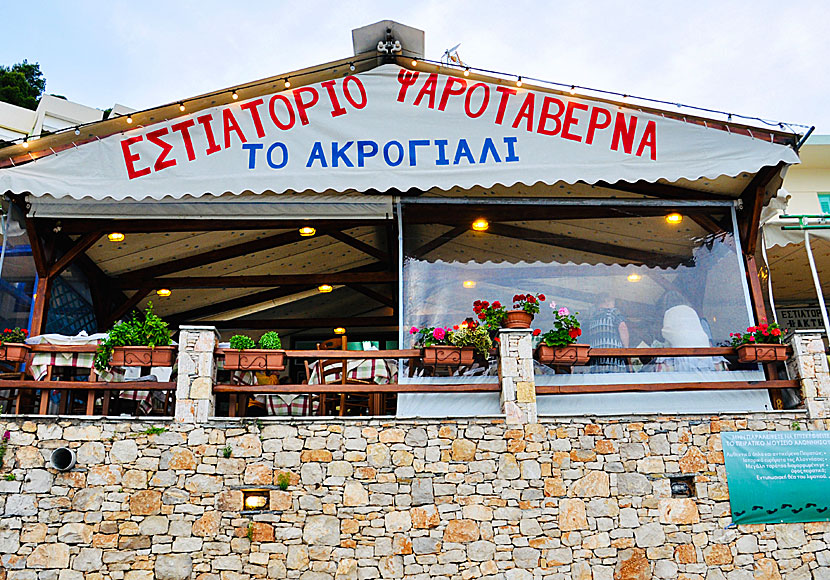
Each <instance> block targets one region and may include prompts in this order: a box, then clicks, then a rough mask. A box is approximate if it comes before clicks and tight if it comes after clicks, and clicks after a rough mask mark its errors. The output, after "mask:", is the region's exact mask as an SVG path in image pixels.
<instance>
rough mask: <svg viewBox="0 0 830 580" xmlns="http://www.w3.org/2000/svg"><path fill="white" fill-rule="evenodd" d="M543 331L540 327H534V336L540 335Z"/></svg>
mask: <svg viewBox="0 0 830 580" xmlns="http://www.w3.org/2000/svg"><path fill="white" fill-rule="evenodd" d="M541 333H542V331H541V330H539V329H538V328H534V329H533V336H539V335H540V334H541Z"/></svg>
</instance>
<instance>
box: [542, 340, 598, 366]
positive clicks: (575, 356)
mask: <svg viewBox="0 0 830 580" xmlns="http://www.w3.org/2000/svg"><path fill="white" fill-rule="evenodd" d="M590 350H591V345H589V344H569V345H567V346H548V345H546V344H540V345H539V346H538V347H536V353H535V357H534V358H535V359H536V360H537V361H539V362H540V363H542V364H554V365H563V366H571V365H584V364H588V361H589V360H590V357H589V356H588V352H589V351H590Z"/></svg>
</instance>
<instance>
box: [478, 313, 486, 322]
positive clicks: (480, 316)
mask: <svg viewBox="0 0 830 580" xmlns="http://www.w3.org/2000/svg"><path fill="white" fill-rule="evenodd" d="M485 318H487V317H486V316H484V313H483V312H482V313H480V314H479V315H478V319H479V320H484V319H485Z"/></svg>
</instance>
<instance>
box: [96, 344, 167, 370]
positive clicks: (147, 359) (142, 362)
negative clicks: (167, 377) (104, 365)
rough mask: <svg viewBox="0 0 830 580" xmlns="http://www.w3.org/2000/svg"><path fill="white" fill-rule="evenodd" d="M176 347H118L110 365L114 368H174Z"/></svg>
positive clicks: (114, 351)
mask: <svg viewBox="0 0 830 580" xmlns="http://www.w3.org/2000/svg"><path fill="white" fill-rule="evenodd" d="M175 361H176V347H175V346H156V347H149V346H116V347H115V348H113V350H112V360H111V361H110V364H111V365H112V366H114V367H172V366H173V363H174V362H175Z"/></svg>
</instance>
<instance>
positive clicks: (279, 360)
mask: <svg viewBox="0 0 830 580" xmlns="http://www.w3.org/2000/svg"><path fill="white" fill-rule="evenodd" d="M230 346H231V347H230V348H227V349H225V368H226V369H229V370H245V371H281V370H283V369H284V368H285V351H284V350H281V349H282V341H281V340H280V335H279V334H277V333H276V332H274V331H273V330H272V331H270V332H266V333H265V334H263V335H262V336H261V337H260V339H259V345H258V346H259V348H255V347H256V346H257V344H256V343H254V340H253V339H252V338H251V337H249V336H246V335H244V334H237V335H234V336H232V337H231V340H230Z"/></svg>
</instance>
